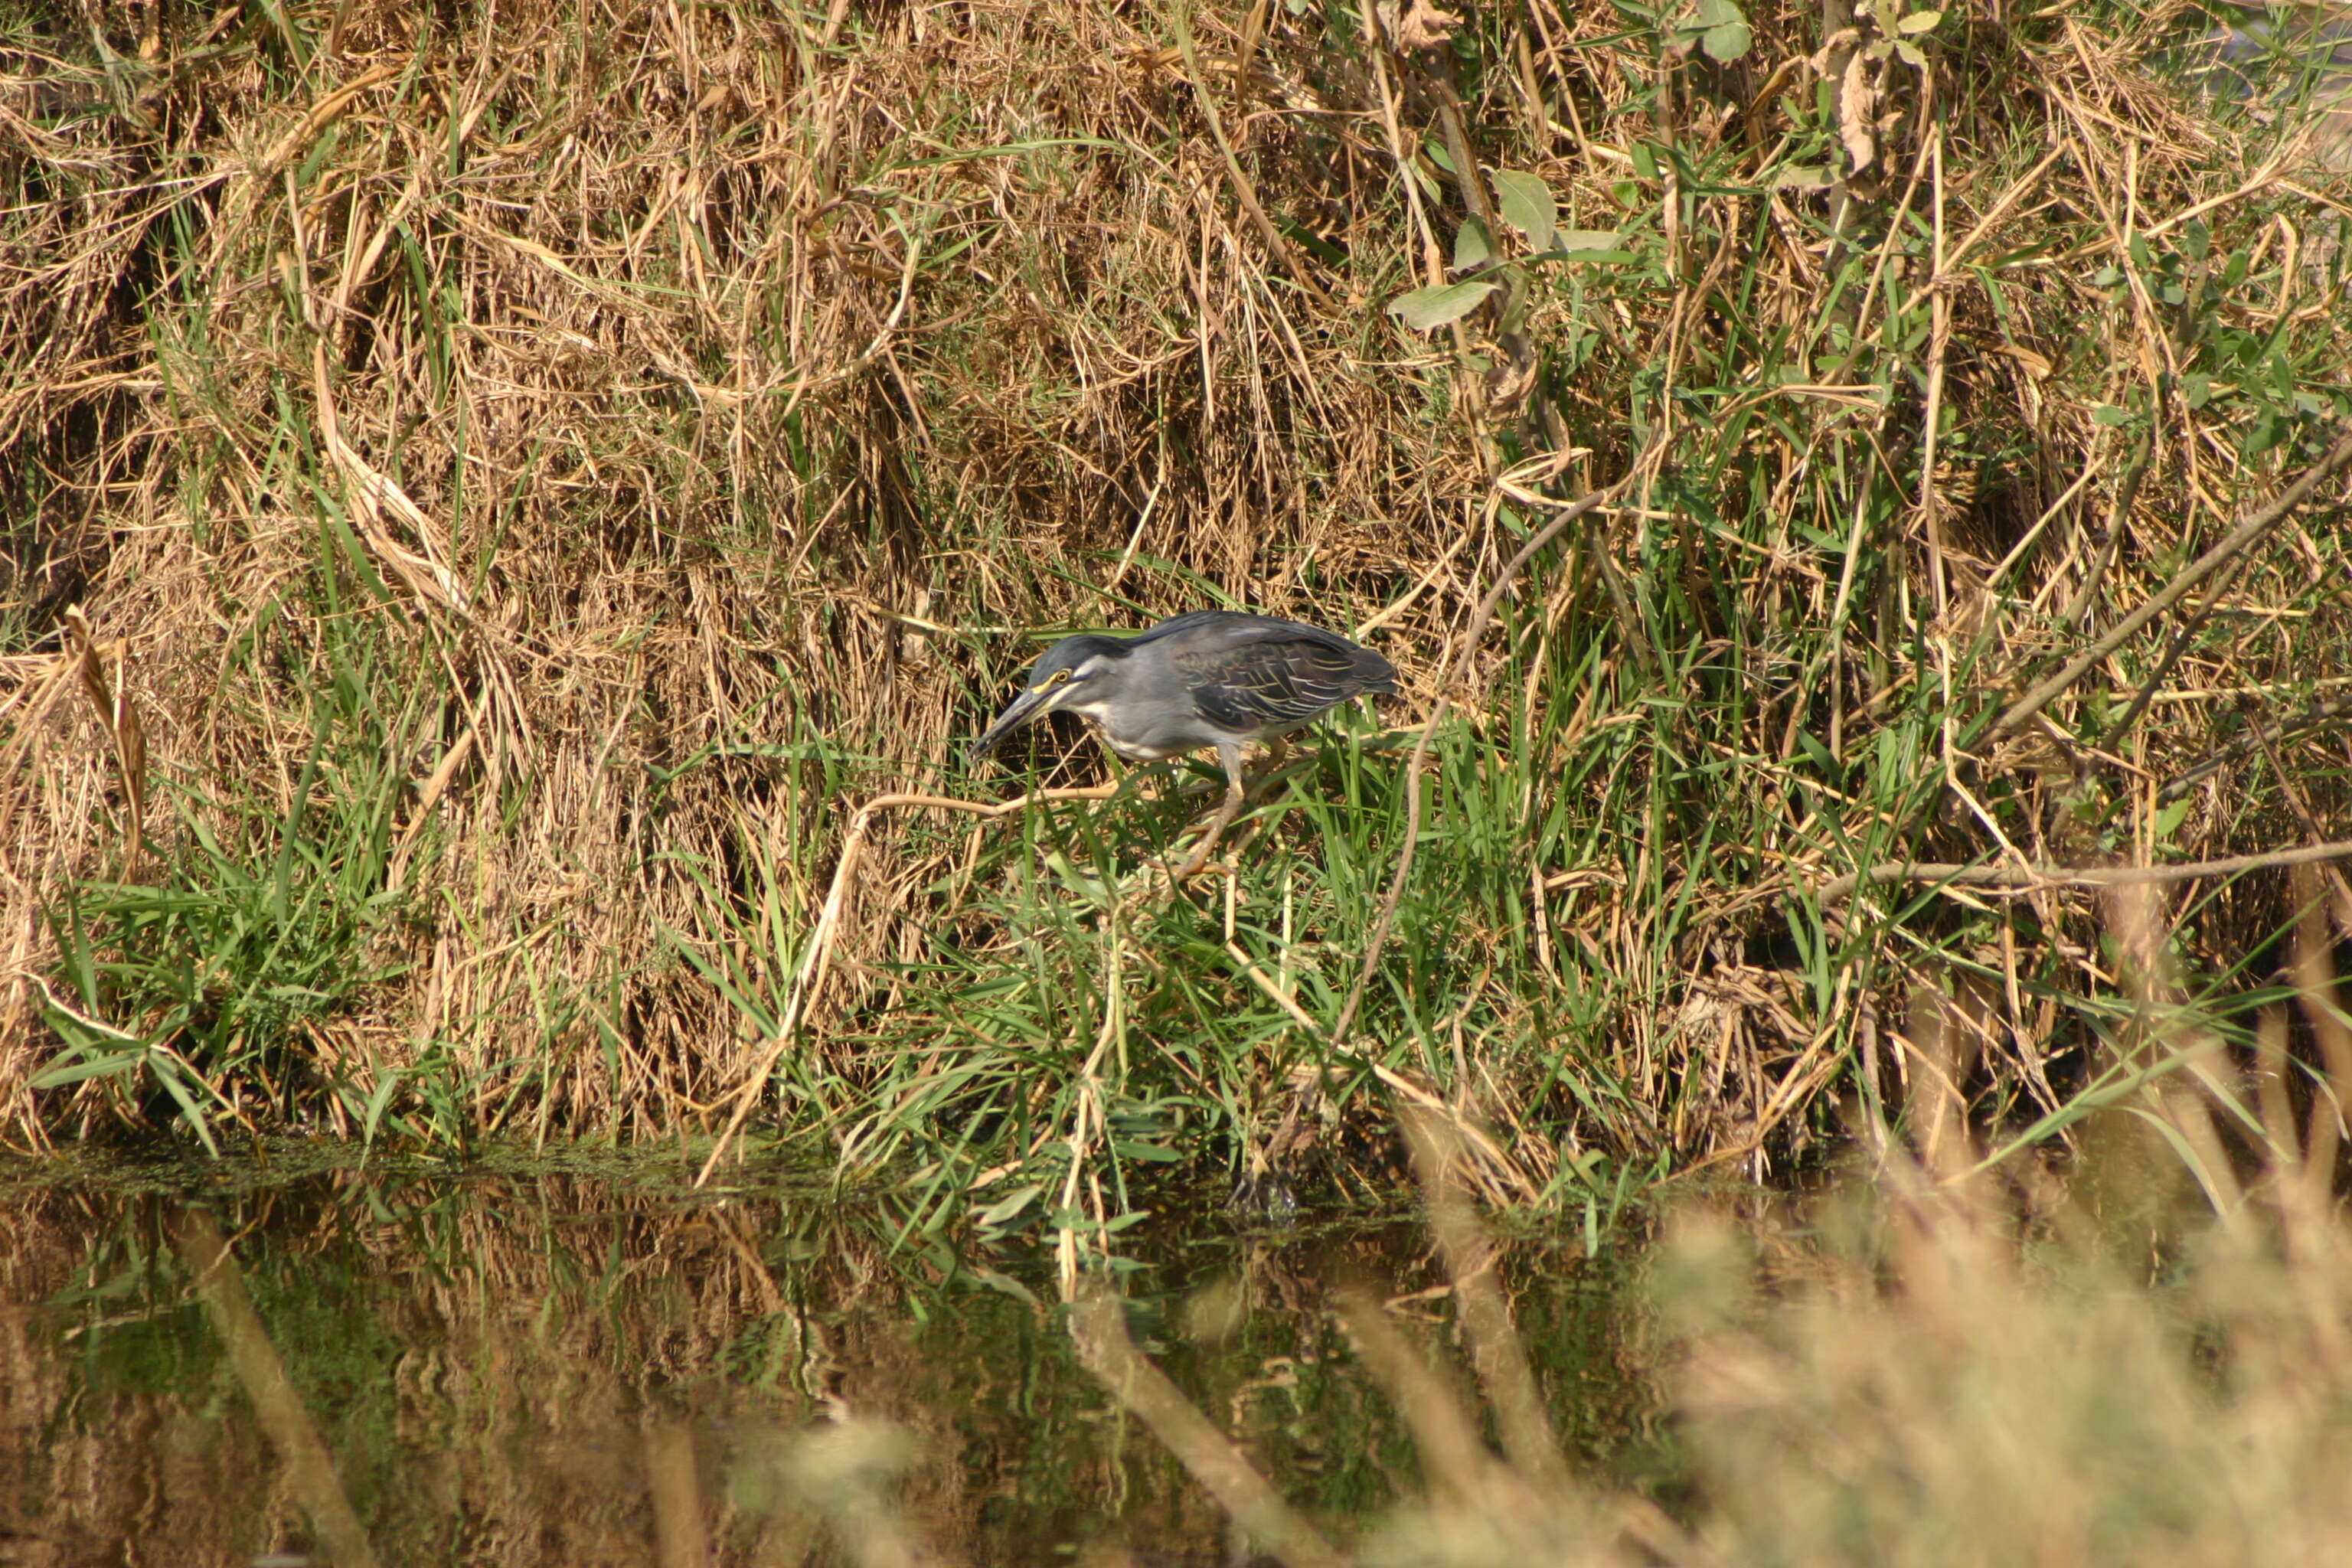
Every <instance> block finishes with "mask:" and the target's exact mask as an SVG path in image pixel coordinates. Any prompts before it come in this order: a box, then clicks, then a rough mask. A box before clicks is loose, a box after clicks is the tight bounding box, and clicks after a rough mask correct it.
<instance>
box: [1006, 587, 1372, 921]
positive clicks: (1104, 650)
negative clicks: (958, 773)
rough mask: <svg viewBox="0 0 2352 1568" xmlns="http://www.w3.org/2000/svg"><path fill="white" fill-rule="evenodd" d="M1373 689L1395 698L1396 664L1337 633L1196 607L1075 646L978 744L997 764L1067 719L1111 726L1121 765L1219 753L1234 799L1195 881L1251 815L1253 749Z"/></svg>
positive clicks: (1043, 665)
mask: <svg viewBox="0 0 2352 1568" xmlns="http://www.w3.org/2000/svg"><path fill="white" fill-rule="evenodd" d="M1367 691H1373V692H1380V693H1381V694H1383V695H1387V696H1394V695H1395V694H1396V670H1395V668H1393V667H1391V665H1390V663H1389V661H1388V660H1387V659H1384V658H1381V656H1380V655H1379V654H1376V653H1374V652H1373V651H1372V650H1371V649H1370V648H1367V647H1357V646H1356V645H1355V644H1354V643H1351V642H1349V640H1348V639H1347V638H1346V637H1341V636H1339V634H1338V633H1337V632H1327V631H1325V630H1323V628H1321V627H1320V626H1307V625H1305V624H1304V623H1302V622H1299V621H1281V620H1276V619H1275V618H1274V617H1272V616H1249V615H1243V614H1240V613H1238V612H1236V611H1233V610H1195V611H1193V612H1192V614H1191V615H1187V616H1177V617H1176V618H1175V619H1173V620H1167V621H1162V622H1160V624H1159V625H1158V626H1153V627H1152V628H1151V629H1150V630H1149V631H1147V632H1144V633H1143V634H1142V635H1140V636H1139V637H1097V636H1094V635H1091V634H1087V635H1082V636H1078V637H1064V638H1063V639H1062V640H1061V641H1059V642H1057V643H1055V645H1054V646H1053V647H1049V648H1047V649H1046V650H1045V656H1044V657H1043V658H1040V659H1038V661H1037V664H1036V668H1034V669H1032V670H1030V672H1029V686H1028V689H1026V690H1025V691H1024V692H1022V693H1021V695H1020V696H1018V697H1016V698H1014V699H1013V704H1012V706H1011V707H1009V708H1007V709H1005V710H1004V711H1003V713H1002V714H1000V715H998V717H997V721H996V722H995V723H993V724H991V725H990V726H989V727H988V732H987V733H986V734H983V735H982V736H981V738H980V740H979V741H978V742H976V743H975V745H974V747H973V751H974V752H975V754H977V755H980V756H986V755H987V754H988V753H989V752H992V751H994V750H995V749H996V747H997V744H998V743H999V742H1002V741H1003V739H1004V737H1005V736H1007V735H1009V734H1011V733H1012V732H1013V731H1014V730H1017V729H1019V728H1020V727H1021V726H1022V725H1024V724H1026V723H1028V722H1030V721H1032V720H1034V719H1037V718H1039V717H1041V716H1042V715H1044V714H1047V713H1053V712H1058V711H1062V710H1067V711H1069V712H1072V713H1080V714H1084V715H1085V716H1086V717H1087V718H1088V719H1091V720H1093V721H1095V722H1096V723H1097V725H1099V726H1100V727H1101V729H1102V732H1103V739H1105V740H1106V741H1108V742H1110V749H1111V750H1112V751H1114V752H1118V754H1119V755H1120V756H1122V757H1129V758H1133V759H1135V760H1137V761H1139V762H1159V761H1160V760H1161V759H1162V758H1165V757H1173V756H1179V755H1181V754H1182V753H1183V752H1196V751H1199V750H1201V749H1202V748H1203V747H1207V746H1214V747H1215V748H1216V749H1217V759H1218V761H1220V762H1222V763H1223V764H1224V768H1225V800H1224V804H1223V805H1222V806H1220V807H1218V809H1217V814H1216V816H1213V817H1212V818H1211V819H1210V821H1209V826H1208V830H1207V832H1206V833H1204V834H1203V835H1202V838H1201V842H1200V843H1199V844H1198V845H1197V846H1195V847H1194V848H1193V850H1192V854H1191V855H1190V856H1189V857H1187V858H1186V859H1185V862H1184V864H1183V865H1181V866H1180V867H1178V868H1176V870H1175V872H1174V874H1175V875H1176V876H1178V877H1190V876H1192V875H1193V874H1194V873H1196V872H1198V871H1199V870H1200V869H1201V868H1202V867H1203V866H1205V865H1207V864H1208V861H1209V852H1210V851H1211V850H1212V849H1213V848H1215V847H1216V844H1217V839H1218V837H1220V836H1221V835H1222V834H1223V832H1224V830H1225V829H1226V827H1227V826H1230V825H1231V824H1232V822H1233V820H1234V816H1236V815H1237V814H1238V813H1239V812H1240V811H1241V808H1242V799H1243V790H1242V748H1243V747H1244V745H1246V744H1247V743H1248V742H1252V741H1271V740H1274V739H1276V738H1277V737H1279V736H1283V735H1287V734H1289V733H1290V732H1291V731H1294V730H1298V729H1302V728H1304V727H1305V726H1307V724H1309V723H1312V722H1313V721H1315V719H1316V718H1317V717H1318V716H1319V715H1321V714H1323V713H1325V712H1328V711H1329V710H1331V709H1333V708H1335V707H1337V706H1339V704H1340V703H1342V702H1345V701H1347V700H1349V698H1352V697H1359V696H1361V695H1362V694H1363V693H1365V692H1367Z"/></svg>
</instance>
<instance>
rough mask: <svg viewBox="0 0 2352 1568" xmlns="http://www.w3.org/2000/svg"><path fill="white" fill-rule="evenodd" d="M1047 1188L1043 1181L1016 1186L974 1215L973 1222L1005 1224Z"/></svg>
mask: <svg viewBox="0 0 2352 1568" xmlns="http://www.w3.org/2000/svg"><path fill="white" fill-rule="evenodd" d="M1044 1191H1045V1185H1044V1184H1042V1183H1035V1182H1033V1183H1031V1184H1029V1185H1027V1186H1025V1187H1015V1188H1013V1190H1012V1191H1011V1192H1009V1193H1007V1194H1004V1195H1003V1197H1001V1198H999V1199H997V1200H996V1201H995V1202H994V1203H992V1204H991V1205H988V1206H987V1207H986V1208H984V1209H982V1210H981V1211H980V1212H979V1213H978V1214H976V1215H972V1216H971V1217H972V1223H973V1224H975V1225H978V1226H982V1227H983V1228H985V1227H987V1226H996V1225H1003V1223H1004V1222H1005V1221H1006V1220H1009V1219H1011V1218H1013V1216H1014V1215H1018V1214H1019V1213H1020V1212H1021V1211H1022V1210H1023V1209H1025V1208H1027V1207H1028V1206H1029V1205H1031V1204H1032V1203H1034V1202H1035V1201H1036V1198H1037V1194H1039V1193H1042V1192H1044Z"/></svg>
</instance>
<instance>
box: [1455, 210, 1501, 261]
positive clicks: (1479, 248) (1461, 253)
mask: <svg viewBox="0 0 2352 1568" xmlns="http://www.w3.org/2000/svg"><path fill="white" fill-rule="evenodd" d="M1494 255H1495V246H1494V242H1493V241H1492V240H1491V239H1489V238H1488V237H1487V234H1486V225H1485V224H1483V223H1481V222H1479V221H1478V220H1477V219H1476V218H1475V217H1474V218H1465V219H1463V221H1462V226H1461V227H1460V228H1458V229H1456V230H1454V270H1455V271H1457V272H1467V271H1469V270H1470V268H1474V267H1484V266H1485V265H1486V263H1487V262H1488V261H1489V260H1491V259H1493V258H1494Z"/></svg>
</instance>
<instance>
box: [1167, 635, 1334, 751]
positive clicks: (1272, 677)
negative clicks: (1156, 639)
mask: <svg viewBox="0 0 2352 1568" xmlns="http://www.w3.org/2000/svg"><path fill="white" fill-rule="evenodd" d="M1173 663H1174V664H1175V666H1176V668H1177V669H1178V670H1179V671H1180V672H1181V674H1182V675H1183V677H1184V684H1185V686H1186V688H1187V689H1189V690H1190V691H1191V692H1192V700H1193V702H1194V703H1195V704H1196V705H1197V706H1198V707H1199V709H1200V710H1201V712H1202V714H1204V715H1205V716H1206V717H1207V718H1208V719H1209V721H1211V722H1212V723H1214V724H1220V725H1223V726H1224V727H1225V728H1227V729H1231V730H1240V731H1249V730H1255V729H1259V728H1261V727H1263V726H1265V725H1268V724H1289V723H1299V722H1303V721H1306V720H1308V719H1312V718H1313V717H1315V715H1317V714H1318V713H1320V712H1322V711H1323V710H1325V709H1327V708H1330V707H1333V706H1335V705H1336V704H1338V703H1341V702H1345V701H1346V700H1348V699H1349V698H1350V697H1353V696H1355V695H1356V694H1357V693H1358V692H1360V691H1362V690H1364V689H1366V688H1367V685H1368V683H1367V681H1366V680H1365V679H1364V674H1365V672H1364V671H1363V670H1361V669H1360V668H1359V661H1358V659H1357V658H1356V657H1355V655H1354V653H1353V652H1352V650H1350V649H1348V648H1346V647H1325V646H1323V645H1322V644H1319V643H1314V642H1308V641H1306V640H1304V639H1291V638H1266V639H1264V640H1259V641H1253V642H1246V643H1243V644H1241V645H1239V646H1238V647H1223V648H1215V649H1211V650H1208V651H1205V652H1195V653H1181V654H1178V655H1176V656H1175V658H1174V659H1173Z"/></svg>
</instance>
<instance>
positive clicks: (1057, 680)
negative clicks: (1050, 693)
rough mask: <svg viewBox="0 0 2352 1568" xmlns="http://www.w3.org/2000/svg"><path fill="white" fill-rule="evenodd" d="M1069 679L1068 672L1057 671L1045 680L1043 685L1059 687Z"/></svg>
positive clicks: (1064, 670)
mask: <svg viewBox="0 0 2352 1568" xmlns="http://www.w3.org/2000/svg"><path fill="white" fill-rule="evenodd" d="M1067 679H1070V672H1069V671H1068V670H1066V669H1057V670H1055V672H1054V673H1053V674H1051V675H1049V676H1047V677H1046V678H1045V684H1046V685H1048V686H1059V685H1061V684H1062V683H1063V682H1064V681H1066V680H1067Z"/></svg>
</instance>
